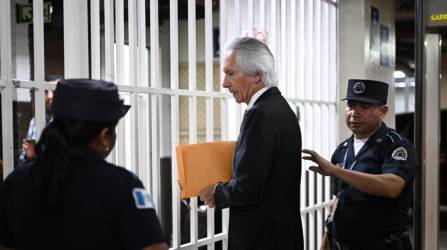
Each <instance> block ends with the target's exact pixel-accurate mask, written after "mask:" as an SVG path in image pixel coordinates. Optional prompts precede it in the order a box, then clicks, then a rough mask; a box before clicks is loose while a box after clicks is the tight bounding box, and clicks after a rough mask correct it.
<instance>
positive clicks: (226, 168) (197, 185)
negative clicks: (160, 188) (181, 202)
mask: <svg viewBox="0 0 447 250" xmlns="http://www.w3.org/2000/svg"><path fill="white" fill-rule="evenodd" d="M234 147H235V142H234V141H218V142H208V143H199V144H190V145H179V146H177V147H176V152H177V171H178V178H179V180H178V181H179V184H180V196H181V197H182V198H189V197H193V196H198V194H199V192H200V191H201V190H202V189H203V188H204V187H206V186H208V185H211V184H213V183H217V182H219V181H228V180H229V179H230V178H231V162H232V159H233V152H234Z"/></svg>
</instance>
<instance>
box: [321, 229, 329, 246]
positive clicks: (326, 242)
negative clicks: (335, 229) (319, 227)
mask: <svg viewBox="0 0 447 250" xmlns="http://www.w3.org/2000/svg"><path fill="white" fill-rule="evenodd" d="M329 237H330V236H329V234H328V233H326V232H325V233H324V235H323V238H322V239H321V246H320V250H330V249H331V244H330V241H329Z"/></svg>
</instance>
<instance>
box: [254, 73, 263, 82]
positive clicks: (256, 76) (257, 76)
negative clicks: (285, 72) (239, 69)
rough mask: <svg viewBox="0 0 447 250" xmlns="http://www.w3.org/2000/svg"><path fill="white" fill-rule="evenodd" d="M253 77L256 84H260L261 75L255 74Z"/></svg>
mask: <svg viewBox="0 0 447 250" xmlns="http://www.w3.org/2000/svg"><path fill="white" fill-rule="evenodd" d="M254 77H255V82H256V83H262V74H261V73H259V72H257V73H256V75H255V76H254Z"/></svg>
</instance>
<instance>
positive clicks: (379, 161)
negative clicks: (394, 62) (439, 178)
mask: <svg viewBox="0 0 447 250" xmlns="http://www.w3.org/2000/svg"><path fill="white" fill-rule="evenodd" d="M387 93H388V84H386V83H384V82H379V81H372V80H358V79H351V80H349V82H348V91H347V96H346V98H345V99H343V100H347V108H346V111H345V120H346V125H347V126H348V128H349V129H350V130H351V131H352V133H353V135H352V136H351V137H350V138H348V139H347V140H345V141H343V142H342V143H341V144H340V145H339V146H338V147H337V149H336V150H335V152H334V154H333V155H332V159H331V162H329V161H328V160H326V159H324V158H323V157H321V156H320V155H319V154H318V153H316V152H315V151H312V150H308V149H305V150H303V153H306V154H307V155H306V156H304V157H303V158H304V159H306V160H311V161H313V162H315V163H316V164H317V165H318V166H312V167H310V170H312V171H315V172H317V173H319V174H322V175H325V176H332V177H333V178H332V179H333V188H332V193H333V194H334V197H335V198H334V202H333V207H332V209H335V210H334V212H333V213H332V214H333V219H332V218H329V220H328V225H327V226H328V227H329V228H328V232H330V233H331V235H330V236H329V235H328V233H325V236H324V237H323V242H322V247H321V249H337V250H338V249H341V250H381V249H391V250H411V249H412V246H411V242H410V240H409V237H408V234H407V232H406V231H407V225H408V218H407V217H408V216H407V215H408V209H409V206H410V201H411V197H412V194H413V192H412V181H413V177H414V174H415V169H416V167H417V162H418V160H417V154H416V151H415V150H414V147H413V146H412V145H411V143H410V142H409V141H408V140H407V139H406V138H404V137H402V136H401V135H399V134H398V133H397V132H396V131H395V130H393V129H391V128H388V127H387V126H386V124H385V123H384V122H383V119H384V117H385V115H386V113H387V111H388V106H387V105H386V102H387ZM330 242H331V243H330Z"/></svg>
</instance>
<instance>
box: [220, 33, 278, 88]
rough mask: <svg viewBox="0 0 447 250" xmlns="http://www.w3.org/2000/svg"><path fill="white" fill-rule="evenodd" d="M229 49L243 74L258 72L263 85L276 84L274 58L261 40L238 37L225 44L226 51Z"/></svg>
mask: <svg viewBox="0 0 447 250" xmlns="http://www.w3.org/2000/svg"><path fill="white" fill-rule="evenodd" d="M230 50H231V51H233V52H234V53H235V56H236V64H237V65H238V66H239V67H240V68H241V69H242V71H243V72H244V73H245V74H247V75H250V76H254V75H256V74H257V73H260V74H261V79H262V82H263V83H264V86H266V87H274V86H277V85H278V81H277V79H276V73H275V58H273V54H272V52H270V49H269V48H268V47H267V45H265V44H264V43H263V42H261V41H259V40H258V39H255V38H251V37H239V38H236V39H234V40H233V41H232V42H231V43H230V44H229V45H228V46H227V51H230Z"/></svg>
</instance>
